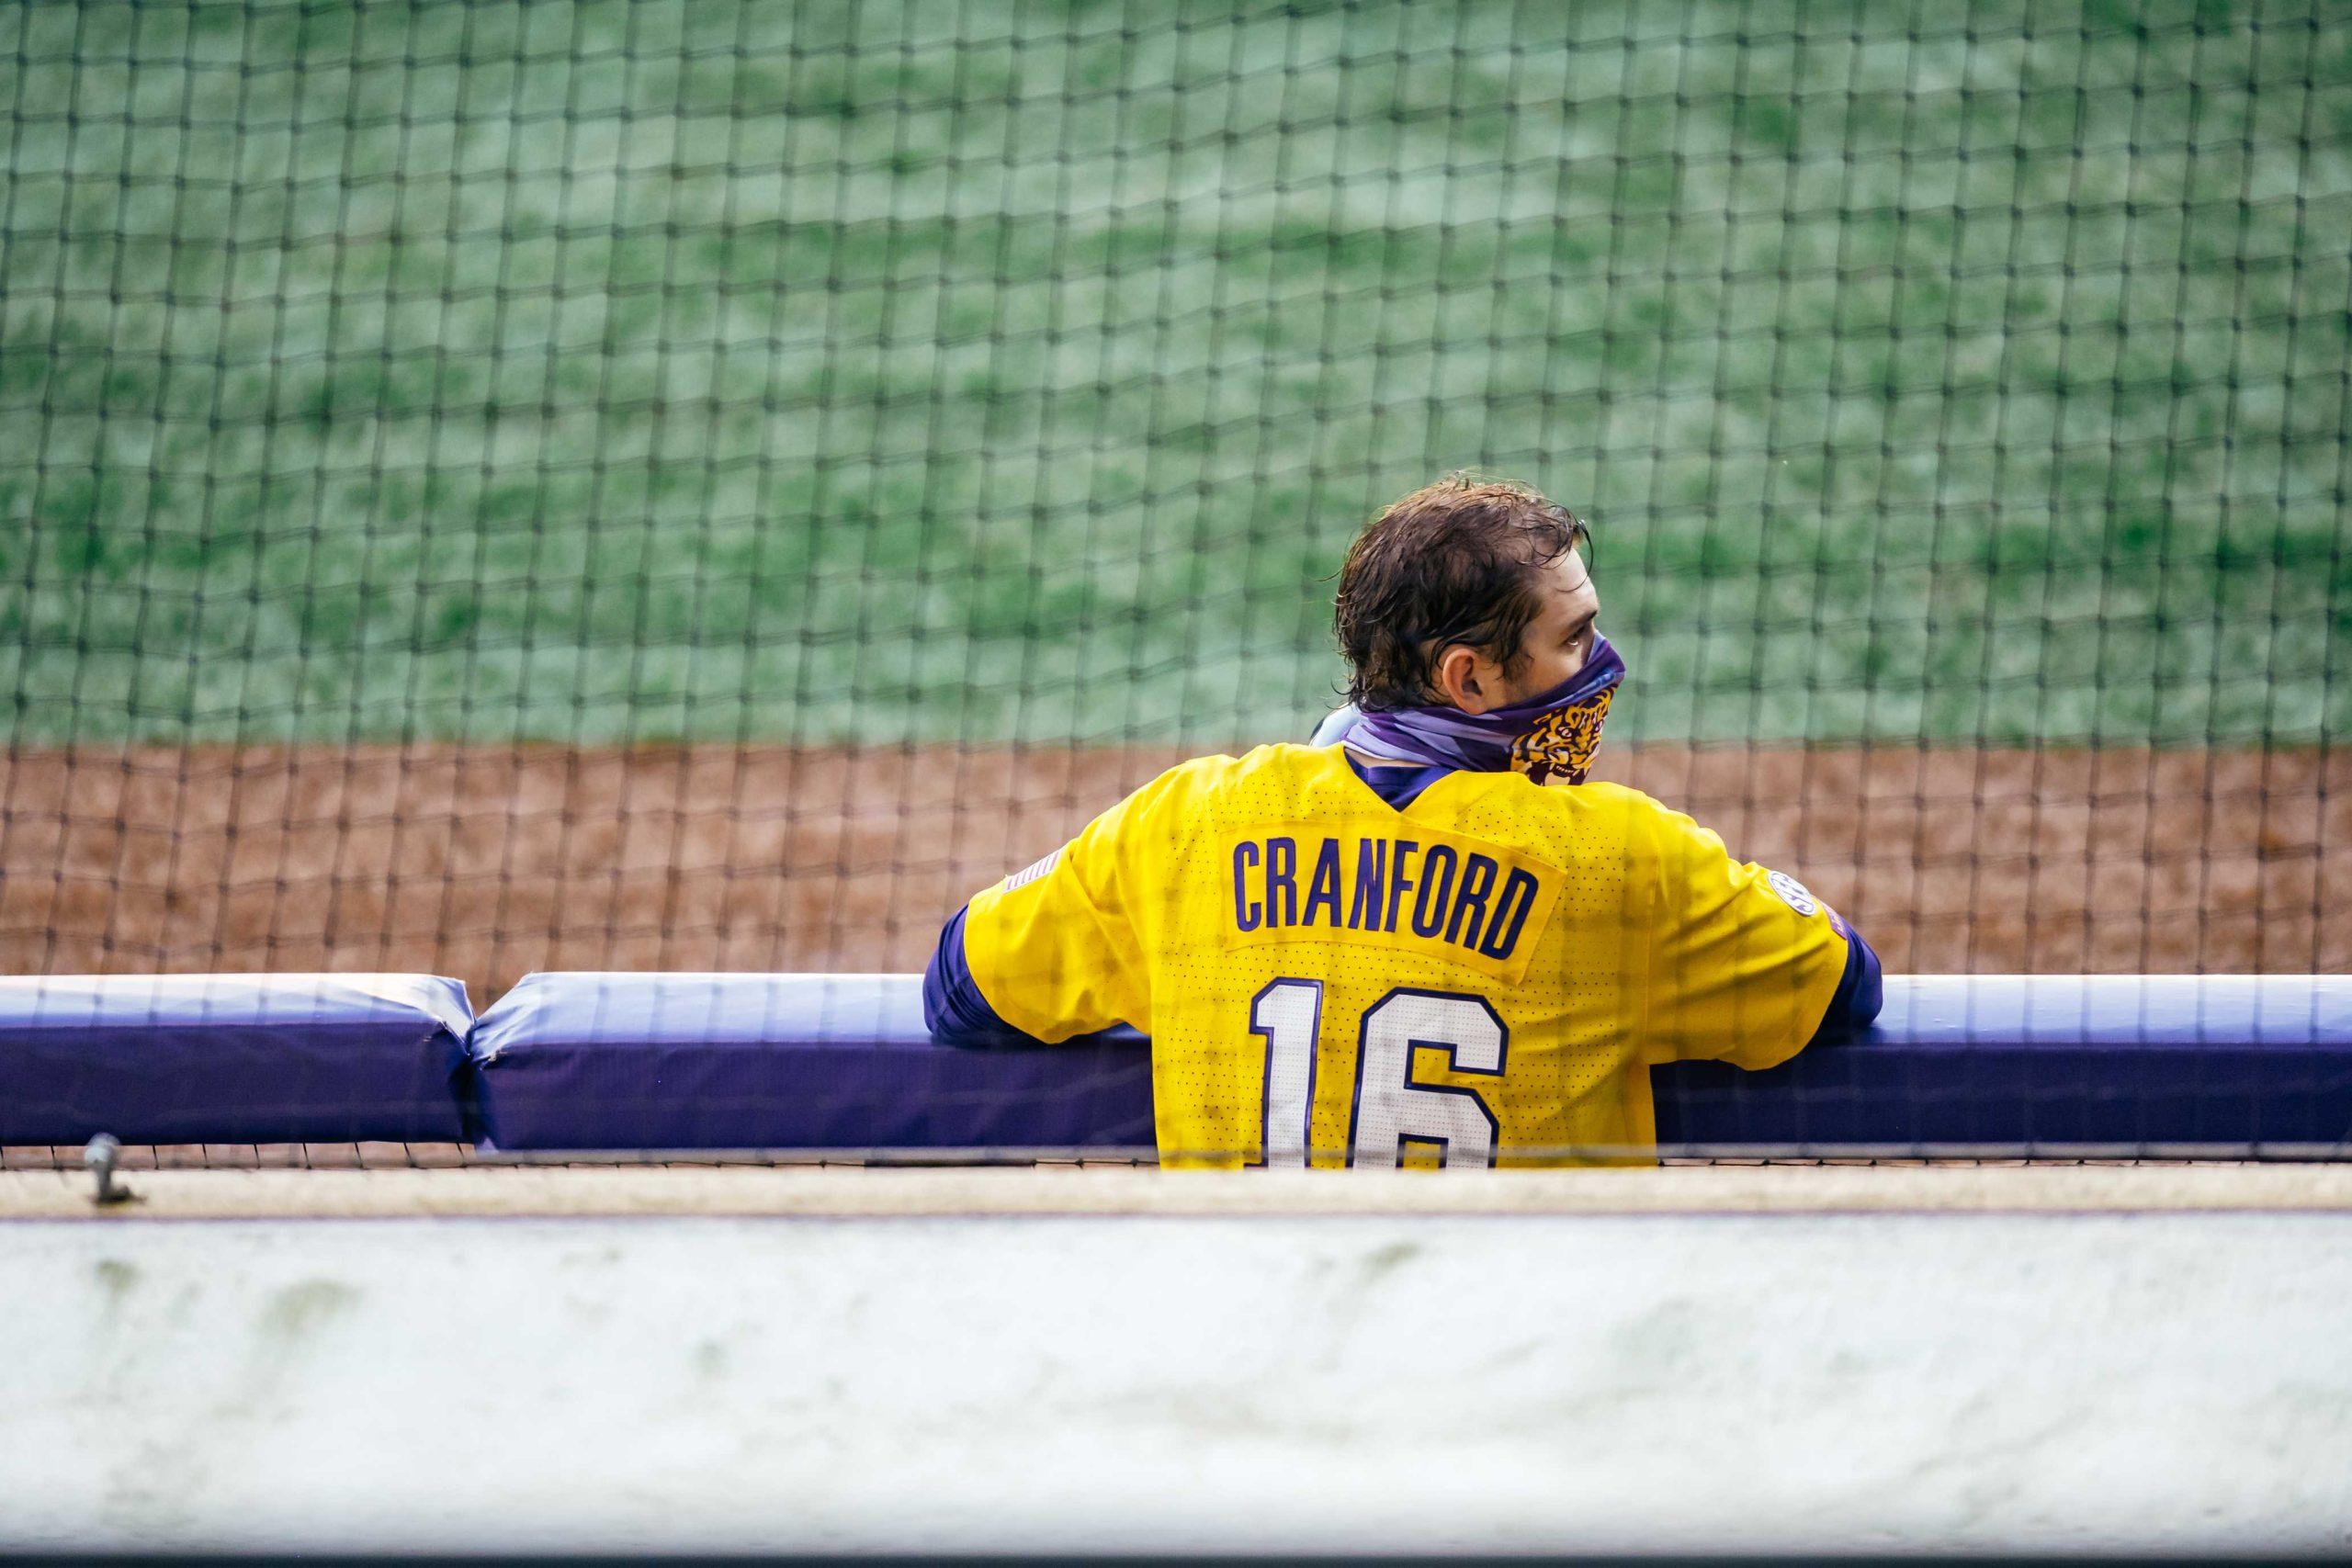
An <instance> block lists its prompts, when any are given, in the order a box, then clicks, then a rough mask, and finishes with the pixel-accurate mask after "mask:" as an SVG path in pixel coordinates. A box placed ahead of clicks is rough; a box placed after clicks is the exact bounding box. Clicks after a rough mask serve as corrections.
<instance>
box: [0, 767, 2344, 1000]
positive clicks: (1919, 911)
mask: <svg viewBox="0 0 2352 1568" xmlns="http://www.w3.org/2000/svg"><path fill="white" fill-rule="evenodd" d="M1178 756H1179V753H1177V752H1174V751H1170V750H1115V749H1106V750H1069V749H1051V750H1012V749H1001V748H1000V749H981V750H961V749H956V748H953V747H889V748H871V749H862V750H849V749H839V748H834V749H800V750H794V749H788V748H767V749H761V748H752V749H740V748H736V747H732V746H707V747H703V746H684V747H668V748H640V749H636V750H629V751H626V752H624V751H619V750H565V749H561V748H554V747H521V748H496V749H491V748H474V749H466V748H458V747H450V746H418V747H410V748H404V749H403V748H390V747H384V748H368V747H361V748H353V749H348V750H345V749H326V748H299V747H295V748H289V747H251V748H241V749H230V748H209V749H207V748H198V749H192V750H175V749H133V750H72V751H67V750H45V751H43V750H28V751H20V752H17V753H14V754H12V755H7V756H5V757H0V807H5V810H0V969H5V970H6V972H9V973H19V974H22V973H43V972H46V973H108V972H140V971H154V970H164V971H203V970H220V971H245V970H268V969H277V970H303V969H342V970H355V969H396V970H422V971H428V972H433V973H437V974H444V975H453V976H458V977H459V978H462V979H463V980H465V981H466V982H467V983H468V985H469V987H471V989H472V992H473V996H474V998H475V1001H476V1003H477V1005H481V1004H482V1003H483V1002H486V1001H487V1000H488V999H489V998H492V997H493V996H495V995H496V994H497V993H498V992H499V991H500V990H502V989H503V988H504V987H507V986H508V985H511V984H512V983H513V982H514V981H515V979H516V978H517V977H518V976H521V975H523V974H524V973H526V972H527V971H529V970H533V969H564V968H583V969H584V968H614V969H654V968H660V969H689V970H690V969H745V968H758V969H790V970H834V971H855V970H905V969H913V968H918V967H920V966H921V964H922V961H923V959H924V957H925V956H926V954H927V953H929V951H930V947H931V943H932V942H933V938H934V936H935V935H936V933H937V931H938V926H939V922H940V920H941V919H943V918H944V916H945V915H946V914H947V913H948V912H949V911H950V910H952V909H953V908H954V907H955V906H956V903H958V902H959V901H960V900H961V899H962V898H963V897H966V896H967V895H968V894H969V893H970V892H972V891H973V890H974V889H976V888H978V887H979V886H982V885H984V884H985V883H987V882H988V881H989V880H991V879H992V878H994V877H996V876H999V875H1001V874H1003V873H1004V872H1006V871H1007V870H1009V869H1012V868H1013V867H1016V866H1019V865H1022V864H1023V863H1027V862H1028V861H1030V860H1032V859H1034V858H1035V857H1036V856H1037V855H1039V854H1041V853H1043V852H1045V851H1046V850H1047V849H1050V848H1051V847H1053V845H1055V844H1056V843H1057V842H1059V841H1060V840H1063V839H1064V838H1066V837H1068V836H1069V834H1070V833H1071V832H1072V831H1074V830H1075V829H1077V828H1078V827H1079V826H1080V824H1082V823H1083V822H1085V821H1086V819H1087V818H1090V817H1091V816H1092V815H1093V814H1094V813H1095V812H1097V811H1099V810H1101V809H1102V808H1103V807H1105V806H1107V805H1108V804H1110V803H1111V802H1112V801H1114V800H1115V799H1116V798H1118V796H1119V795H1121V794H1122V793H1123V792H1124V791H1125V790H1127V789H1129V788H1132V787H1133V786H1134V785H1136V784H1139V783H1141V782H1142V781H1144V780H1145V779H1147V778H1149V777H1150V776H1151V775H1152V774H1153V773H1156V772H1158V771H1159V769H1160V768H1162V767H1164V766H1166V765H1167V764H1168V763H1169V762H1170V761H1175V760H1177V759H1178ZM1599 772H1600V775H1601V776H1603V777H1607V778H1612V779H1615V780H1617V781H1619V782H1622V783H1625V784H1633V785H1634V786H1635V787H1637V788H1640V789H1644V790H1646V791H1647V792H1649V793H1650V794H1652V795H1656V796H1657V797H1658V798H1659V799H1661V800H1664V801H1666V802H1668V804H1670V805H1672V806H1675V807H1679V808H1680V809H1682V810H1686V811H1689V812H1690V813H1691V814H1692V815H1693V816H1695V817H1696V818H1699V820H1701V821H1702V822H1703V823H1706V824H1707V825H1708V826H1710V827H1712V828H1714V829H1716V830H1718V831H1719V832H1721V833H1722V834H1723V836H1724V840H1726V841H1727V842H1728V843H1729V844H1730V846H1731V848H1732V849H1733V851H1734V852H1736V853H1737V854H1739V855H1740V856H1742V857H1743V858H1747V859H1753V860H1758V861H1762V862H1765V863H1769V864H1771V865H1774V866H1776V867H1779V868H1781V869H1784V870H1787V871H1790V872H1792V873H1793V874H1796V875H1798V876H1800V877H1802V878H1803V879H1804V881H1805V882H1806V883H1808V884H1809V885H1810V886H1812V887H1813V888H1814V889H1815V891H1816V892H1818V893H1820V894H1822V895H1823V896H1824V897H1826V898H1828V899H1829V900H1830V901H1831V902H1832V903H1833V904H1835V905H1836V906H1837V907H1838V908H1839V909H1840V910H1842V911H1844V912H1845V913H1846V914H1848V915H1849V917H1850V918H1851V919H1853V920H1854V921H1855V923H1856V924H1857V925H1858V926H1860V928H1861V929H1862V930H1863V931H1865V932H1866V933H1867V934H1868V935H1869V936H1870V937H1871V941H1872V942H1874V943H1875V944H1876V945H1877V946H1878V947H1879V949H1880V951H1881V952H1882V953H1883V954H1884V956H1885V959H1886V962H1887V966H1888V967H1889V968H1890V969H1892V970H1895V971H1897V972H1905V971H1908V972H1928V973H1933V972H1951V971H1961V970H1974V971H1979V972H2005V971H2006V972H2018V971H2022V972H2043V973H2049V972H2071V971H2077V970H2089V971H2123V972H2132V971H2137V972H2148V973H2165V972H2180V971H2205V972H2231V971H2272V972H2291V971H2306V970H2311V971H2329V970H2341V969H2344V968H2346V966H2348V965H2352V900H2347V899H2346V898H2345V897H2343V896H2342V893H2341V891H2340V890H2341V889H2343V888H2345V887H2347V886H2352V880H2348V879H2347V878H2348V877H2352V754H2347V753H2343V752H2328V753H2322V752H2320V751H2316V750H2273V751H2268V752H2261V751H2208V750H2177V751H2149V750H2102V751H2096V752H2093V751H2083V750H2063V751H2062V750H2041V751H2034V750H1955V749H1923V748H1918V747H1907V746H1906V747H1894V746H1880V747H1870V748H1839V749H1832V748H1825V747H1814V748H1809V749H1808V748H1757V747H1742V746H1727V747H1705V748H1693V747H1689V746H1668V745H1651V746H1644V747H1622V746H1621V747H1617V748H1613V749H1611V750H1605V751H1604V752H1603V753H1602V758H1601V764H1600V770H1599ZM2331 889H2335V890H2337V891H2336V892H2335V897H2333V898H2331Z"/></svg>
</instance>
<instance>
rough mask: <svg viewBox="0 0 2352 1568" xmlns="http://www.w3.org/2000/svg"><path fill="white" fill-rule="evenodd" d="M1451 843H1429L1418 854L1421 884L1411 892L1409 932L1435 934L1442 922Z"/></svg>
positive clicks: (1448, 884)
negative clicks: (1427, 850)
mask: <svg viewBox="0 0 2352 1568" xmlns="http://www.w3.org/2000/svg"><path fill="white" fill-rule="evenodd" d="M1454 860H1455V856H1454V853H1453V845H1452V844H1431V845H1430V852H1429V853H1428V854H1426V855H1423V856H1422V857H1421V888H1420V891H1419V892H1418V893H1416V894H1414V895H1413V934H1414V935H1415V936H1435V935H1437V933H1438V928H1439V927H1440V926H1442V925H1444V924H1445V906H1446V904H1447V902H1448V901H1449V900H1450V899H1452V898H1453V863H1454Z"/></svg>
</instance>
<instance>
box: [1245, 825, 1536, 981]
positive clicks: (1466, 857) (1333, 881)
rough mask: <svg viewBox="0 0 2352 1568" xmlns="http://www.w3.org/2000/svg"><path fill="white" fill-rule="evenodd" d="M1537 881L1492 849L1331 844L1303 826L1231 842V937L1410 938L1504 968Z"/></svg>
mask: <svg viewBox="0 0 2352 1568" xmlns="http://www.w3.org/2000/svg"><path fill="white" fill-rule="evenodd" d="M1541 891H1543V879H1541V877H1538V874H1536V872H1533V870H1529V865H1524V863H1512V858H1510V856H1508V853H1503V851H1496V849H1467V846H1458V844H1452V841H1442V840H1440V841H1435V844H1425V841H1420V840H1404V837H1395V840H1362V837H1360V840H1336V837H1329V835H1312V832H1306V829H1291V832H1268V835H1263V837H1247V840H1242V841H1238V844H1235V846H1232V936H1235V938H1239V941H1247V938H1251V936H1263V938H1277V936H1286V933H1294V931H1317V929H1319V931H1366V933H1369V931H1381V933H1387V936H1399V933H1411V936H1419V938H1425V941H1435V942H1444V945H1449V947H1461V950H1463V954H1475V957H1482V959H1494V962H1498V964H1508V962H1510V957H1512V952H1517V947H1520V938H1521V936H1526V921H1529V917H1532V915H1533V912H1536V898H1538V896H1541Z"/></svg>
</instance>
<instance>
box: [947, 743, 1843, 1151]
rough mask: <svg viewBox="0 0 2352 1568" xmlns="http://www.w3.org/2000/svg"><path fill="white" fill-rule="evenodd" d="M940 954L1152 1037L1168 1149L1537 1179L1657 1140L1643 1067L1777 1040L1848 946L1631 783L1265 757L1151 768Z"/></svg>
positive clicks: (1074, 1029) (1829, 983) (1014, 1003)
mask: <svg viewBox="0 0 2352 1568" xmlns="http://www.w3.org/2000/svg"><path fill="white" fill-rule="evenodd" d="M964 953H965V957H966V960H967V963H968V964H969V965H970V970H971V977H972V980H973V981H974V982H975V983H976V984H977V986H978V988H979V990H980V992H981V994H982V995H983V996H985V997H986V998H987V999H988V1001H989V1005H990V1006H991V1007H993V1008H994V1009H995V1010H996V1012H997V1014H998V1015H999V1016H1000V1017H1001V1018H1002V1019H1003V1020H1004V1021H1005V1022H1007V1023H1009V1024H1011V1025H1012V1027H1014V1028H1016V1029H1018V1030H1021V1031H1023V1032H1027V1033H1029V1034H1033V1035H1035V1036H1036V1037H1038V1038H1039V1039H1042V1040H1046V1041H1061V1040H1067V1039H1069V1038H1070V1037H1071V1036H1073V1035H1077V1034H1082V1033H1087V1032H1092V1031H1095V1030H1100V1029H1105V1028H1109V1027H1110V1026H1112V1025H1114V1024H1118V1023H1126V1024H1131V1025H1133V1026H1134V1027H1136V1029H1139V1030H1142V1031H1143V1032H1146V1033H1148V1034H1149V1035H1150V1037H1151V1052H1152V1087H1153V1093H1154V1099H1155V1105H1156V1112H1155V1114H1156V1119H1157V1122H1158V1126H1157V1133H1158V1138H1159V1152H1160V1157H1161V1159H1162V1161H1163V1162H1164V1163H1166V1164H1170V1165H1187V1166H1240V1165H1301V1164H1306V1165H1313V1166H1317V1167H1337V1166H1373V1167H1379V1166H1396V1165H1400V1164H1403V1165H1439V1164H1442V1165H1471V1166H1487V1165H1502V1166H1532V1165H1556V1164H1568V1163H1584V1160H1583V1159H1582V1158H1580V1157H1579V1156H1578V1154H1577V1153H1576V1152H1575V1151H1592V1150H1596V1149H1600V1148H1604V1147H1605V1148H1611V1149H1617V1150H1625V1149H1638V1148H1642V1147H1645V1146H1648V1145H1652V1144H1654V1143H1655V1141H1656V1130H1655V1123H1654V1122H1653V1119H1652V1111H1651V1104H1650V1089H1649V1073H1648V1068H1649V1066H1651V1065H1652V1064H1654V1063H1659V1062H1667V1061H1674V1060H1687V1059H1691V1058H1700V1057H1703V1058H1713V1059H1720V1060H1724V1061H1729V1062H1734V1063H1736V1064H1738V1065H1739V1066H1746V1067H1768V1066H1773V1065H1775V1064H1777V1063H1780V1062H1782V1061H1785V1060H1786V1059H1787V1058H1789V1057H1790V1056H1792V1055H1795V1054H1796V1053H1797V1051H1798V1050H1799V1049H1801V1048H1802V1047H1803V1046H1804V1043H1805V1042H1806V1040H1807V1039H1809V1038H1810V1037H1811V1035H1812V1034H1813V1032H1814V1030H1815V1026H1816V1025H1817V1024H1818V1023H1819V1022H1820V1021H1821V1018H1822V1015H1823V1012H1824V1010H1826V1008H1827V1007H1828V1005H1829V1002H1830V999H1831V998H1832V996H1833V995H1834V994H1835V993H1836V991H1837V989H1838V980H1839V977H1840V976H1841V974H1842V973H1843V972H1844V969H1845V964H1846V954H1847V939H1846V937H1845V936H1844V935H1843V934H1841V932H1840V931H1838V928H1837V924H1836V922H1835V919H1834V917H1832V916H1831V915H1830V913H1829V912H1828V911H1827V909H1826V908H1825V907H1823V906H1822V905H1821V904H1820V903H1819V901H1818V900H1815V899H1814V898H1812V897H1809V896H1807V895H1806V894H1805V893H1804V889H1803V887H1802V886H1799V885H1798V884H1796V883H1794V882H1792V881H1790V880H1789V879H1788V878H1785V877H1781V876H1779V875H1777V874H1772V873H1768V872H1766V871H1764V870H1763V869H1762V868H1760V867H1758V866H1755V865H1747V864H1741V863H1737V862H1736V861H1734V860H1733V859H1732V858H1731V856H1730V855H1729V854H1728V853H1726V852H1725V851H1724V844H1723V840H1721V839H1719V838H1717V837H1716V836H1715V835H1714V834H1713V833H1712V832H1709V831H1708V830H1707V829H1704V828H1702V827H1700V826H1699V825H1698V824H1697V823H1695V822H1693V821H1692V820H1691V818H1688V817H1686V816H1684V815H1682V814H1681V813H1680V812H1678V811H1673V810H1670V809H1668V807H1664V806H1661V805H1660V804H1659V803H1657V801H1655V800H1652V799H1651V798H1649V797H1648V796H1647V795H1642V794H1640V793H1638V792H1636V791H1634V790H1630V789H1625V788H1622V787H1620V786H1618V785H1615V784H1580V785H1576V786H1574V787H1557V786H1555V787H1550V788H1546V787H1543V786H1540V785H1537V784H1532V783H1531V782H1529V781H1528V780H1527V779H1526V778H1524V777H1522V776H1521V775H1519V774H1517V773H1448V774H1446V775H1444V776H1442V777H1441V778H1439V779H1438V780H1437V781H1436V782H1435V783H1434V784H1430V786H1429V787H1428V788H1427V789H1426V790H1424V791H1423V792H1422V793H1421V794H1420V795H1418V796H1416V797H1414V798H1413V799H1412V800H1411V801H1410V802H1409V803H1408V805H1407V806H1406V807H1404V808H1403V809H1401V810H1399V809H1397V808H1396V807H1391V806H1390V805H1389V804H1388V803H1387V801H1385V799H1383V798H1382V797H1381V796H1380V795H1378V794H1376V793H1374V790H1373V789H1372V788H1371V786H1369V785H1368V784H1365V783H1364V781H1363V779H1362V778H1360V777H1359V776H1358V775H1357V773H1355V771H1354V769H1352V768H1351V766H1350V765H1349V762H1348V760H1347V758H1346V757H1345V756H1344V755H1343V754H1342V752H1341V751H1340V749H1339V748H1338V747H1321V748H1316V747H1306V746H1289V745H1280V746H1261V747H1260V748H1258V749H1257V750H1253V751H1251V752H1250V753H1249V754H1248V755H1246V756H1243V757H1239V758H1234V757H1204V758H1200V759H1198V760H1196V761H1190V762H1186V763H1184V764H1182V766H1179V767H1176V768H1172V769H1170V771H1169V772H1167V773H1163V774H1161V775H1160V776H1159V778H1157V779H1155V780H1153V781H1152V782H1151V783H1150V784H1146V785H1145V786H1144V787H1143V788H1141V789H1139V790H1137V791H1136V793H1135V794H1133V795H1129V796H1128V797H1127V798H1126V799H1125V800H1124V801H1121V802H1120V803H1119V804H1118V805H1117V806H1114V807H1112V808H1111V809H1110V810H1108V811H1106V812H1104V813H1103V815H1102V816H1101V817H1098V818H1095V819H1094V821H1092V822H1091V823H1090V824H1089V825H1088V826H1087V827H1086V829H1084V830H1083V831H1081V832H1080V834H1079V835H1078V837H1077V838H1076V839H1074V840H1071V841H1070V842H1069V844H1067V845H1066V846H1064V847H1063V848H1062V849H1060V850H1057V851H1056V852H1054V853H1052V854H1050V855H1048V856H1046V858H1045V859H1044V860H1042V861H1039V862H1038V863H1036V864H1035V865H1033V866H1031V867H1029V868H1028V869H1027V870H1026V871H1023V872H1021V873H1018V874H1015V875H1012V876H1011V877H1008V878H1006V879H1005V880H1004V881H1003V882H1001V883H1000V884H998V885H997V886H994V887H991V888H989V890H988V891H986V892H984V893H982V894H980V895H979V896H978V897H976V898H974V899H973V900H972V902H971V905H970V907H969V909H968V912H967V916H966V921H965V926H964ZM1634 1157H1638V1156H1634Z"/></svg>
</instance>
